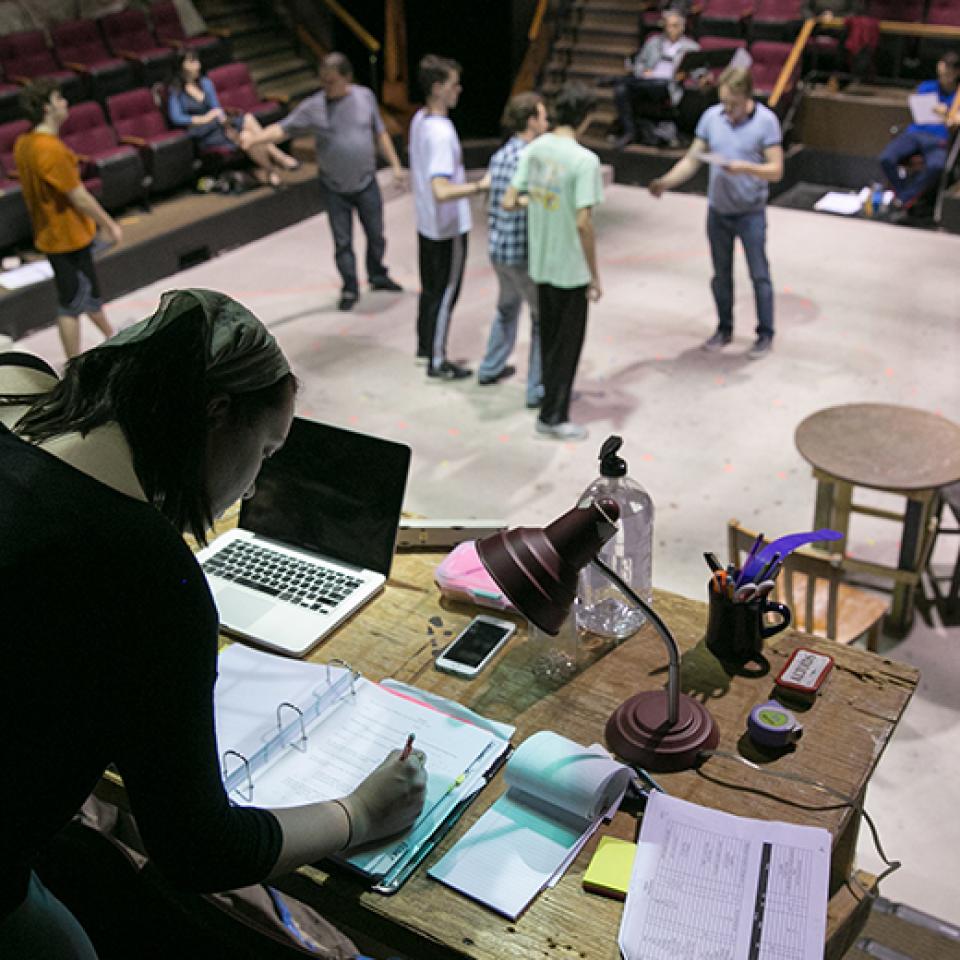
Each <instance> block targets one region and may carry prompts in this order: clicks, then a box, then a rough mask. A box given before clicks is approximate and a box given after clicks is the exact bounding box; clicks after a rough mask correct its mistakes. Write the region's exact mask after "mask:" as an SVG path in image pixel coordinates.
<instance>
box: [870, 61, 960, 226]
mask: <svg viewBox="0 0 960 960" xmlns="http://www.w3.org/2000/svg"><path fill="white" fill-rule="evenodd" d="M958 81H960V56H958V55H957V54H956V53H955V52H954V51H953V50H950V51H948V52H947V53H945V54H944V55H943V56H942V57H941V58H940V60H939V62H938V63H937V79H936V80H924V82H923V83H921V84H920V86H918V87H917V93H935V94H936V95H937V99H938V100H939V101H940V103H939V104H938V105H937V106H936V107H935V108H934V109H935V110H936V112H937V114H939V116H940V117H942V118H943V121H942V122H941V123H911V124H910V126H909V127H907V129H906V130H904V131H903V132H902V133H901V134H899V135H898V136H896V137H894V138H893V140H891V141H890V142H889V143H888V144H887V147H886V149H885V150H884V151H883V153H881V154H880V166H881V167H883V172H884V173H885V174H886V175H887V179H888V180H889V181H890V185H891V186H892V187H893V192H894V193H895V194H896V200H895V201H894V202H895V205H896V206H898V207H900V208H902V209H909V208H910V207H911V206H913V204H914V203H916V201H917V199H918V198H919V197H921V196H922V195H923V194H924V193H925V192H926V191H927V190H928V189H929V188H930V187H932V186H933V185H934V184H935V183H937V182H938V181H939V180H940V177H941V175H942V174H943V168H944V166H945V164H946V162H947V142H948V140H949V139H950V131H951V130H955V129H956V127H957V124H958V123H960V115H958V114H957V113H956V112H955V113H954V114H953V115H952V116H950V107H951V105H952V104H953V102H954V100H955V98H956V96H957V86H958ZM917 153H919V154H922V155H923V167H922V168H921V169H920V170H918V171H916V172H908V171H905V170H903V169H902V167H901V164H903V162H904V161H905V160H906V159H907V158H908V157H912V156H913V155H914V154H917Z"/></svg>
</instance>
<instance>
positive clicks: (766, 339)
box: [747, 333, 773, 360]
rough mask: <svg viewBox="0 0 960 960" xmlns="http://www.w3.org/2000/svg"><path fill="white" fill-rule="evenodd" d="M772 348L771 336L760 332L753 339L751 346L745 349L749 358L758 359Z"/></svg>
mask: <svg viewBox="0 0 960 960" xmlns="http://www.w3.org/2000/svg"><path fill="white" fill-rule="evenodd" d="M772 349H773V337H771V336H770V334H768V333H761V334H760V336H759V337H757V339H756V340H754V341H753V346H752V347H751V348H750V349H749V350H748V351H747V356H748V357H749V358H750V359H751V360H759V359H760V358H761V357H765V356H766V355H767V354H768V353H769V352H770V351H771V350H772Z"/></svg>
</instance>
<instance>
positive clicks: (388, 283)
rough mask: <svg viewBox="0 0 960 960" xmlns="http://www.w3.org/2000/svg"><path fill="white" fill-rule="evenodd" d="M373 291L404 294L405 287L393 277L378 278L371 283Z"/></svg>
mask: <svg viewBox="0 0 960 960" xmlns="http://www.w3.org/2000/svg"><path fill="white" fill-rule="evenodd" d="M370 289H371V290H387V291H388V292H390V293H403V287H401V286H400V284H399V283H397V281H396V280H394V279H393V278H392V277H378V278H377V279H376V280H371V281H370Z"/></svg>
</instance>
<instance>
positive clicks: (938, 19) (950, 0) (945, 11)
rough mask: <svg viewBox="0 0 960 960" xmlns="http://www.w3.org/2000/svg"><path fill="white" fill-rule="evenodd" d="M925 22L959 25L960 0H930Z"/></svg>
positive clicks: (950, 25)
mask: <svg viewBox="0 0 960 960" xmlns="http://www.w3.org/2000/svg"><path fill="white" fill-rule="evenodd" d="M927 23H934V24H937V25H939V26H946V27H960V0H930V6H929V7H928V8H927Z"/></svg>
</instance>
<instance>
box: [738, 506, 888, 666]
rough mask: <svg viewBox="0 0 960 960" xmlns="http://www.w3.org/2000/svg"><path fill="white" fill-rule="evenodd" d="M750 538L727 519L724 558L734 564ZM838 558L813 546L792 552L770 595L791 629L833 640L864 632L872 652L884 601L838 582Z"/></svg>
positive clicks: (749, 532)
mask: <svg viewBox="0 0 960 960" xmlns="http://www.w3.org/2000/svg"><path fill="white" fill-rule="evenodd" d="M756 539H757V535H756V533H754V532H753V531H752V530H747V529H746V528H745V527H742V526H740V522H739V521H738V520H730V521H728V523H727V540H728V550H729V554H730V560H731V562H732V563H735V564H736V565H737V567H738V568H739V567H741V566H742V565H743V563H744V561H745V560H746V556H747V554H748V553H749V552H750V548H751V547H752V546H753V542H754V541H755V540H756ZM842 559H843V558H842V557H841V556H840V554H835V553H826V552H824V551H823V550H817V549H814V548H813V547H804V548H801V549H800V550H795V551H794V552H793V553H791V554H790V556H789V557H787V559H786V560H785V561H784V564H783V569H782V571H781V573H780V576H779V577H778V578H777V581H776V584H777V585H776V587H775V590H774V598H775V599H776V600H778V601H780V602H781V603H785V604H786V605H787V606H788V607H789V608H790V612H791V613H792V614H793V622H792V624H791V626H792V627H793V628H794V629H795V630H802V631H804V632H805V633H812V634H816V635H818V636H821V637H826V638H827V639H828V640H835V641H836V642H837V643H853V642H854V641H855V640H858V639H859V638H860V637H862V636H863V635H864V634H866V638H867V649H868V650H873V651H876V649H877V644H878V642H879V639H880V623H881V621H882V620H883V616H884V614H885V613H886V612H887V605H888V604H887V600H886V599H885V598H884V597H878V596H876V595H875V594H872V593H868V592H867V591H866V590H859V589H857V588H856V587H851V586H850V585H849V584H846V583H844V582H843V570H842V568H841V562H842Z"/></svg>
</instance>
